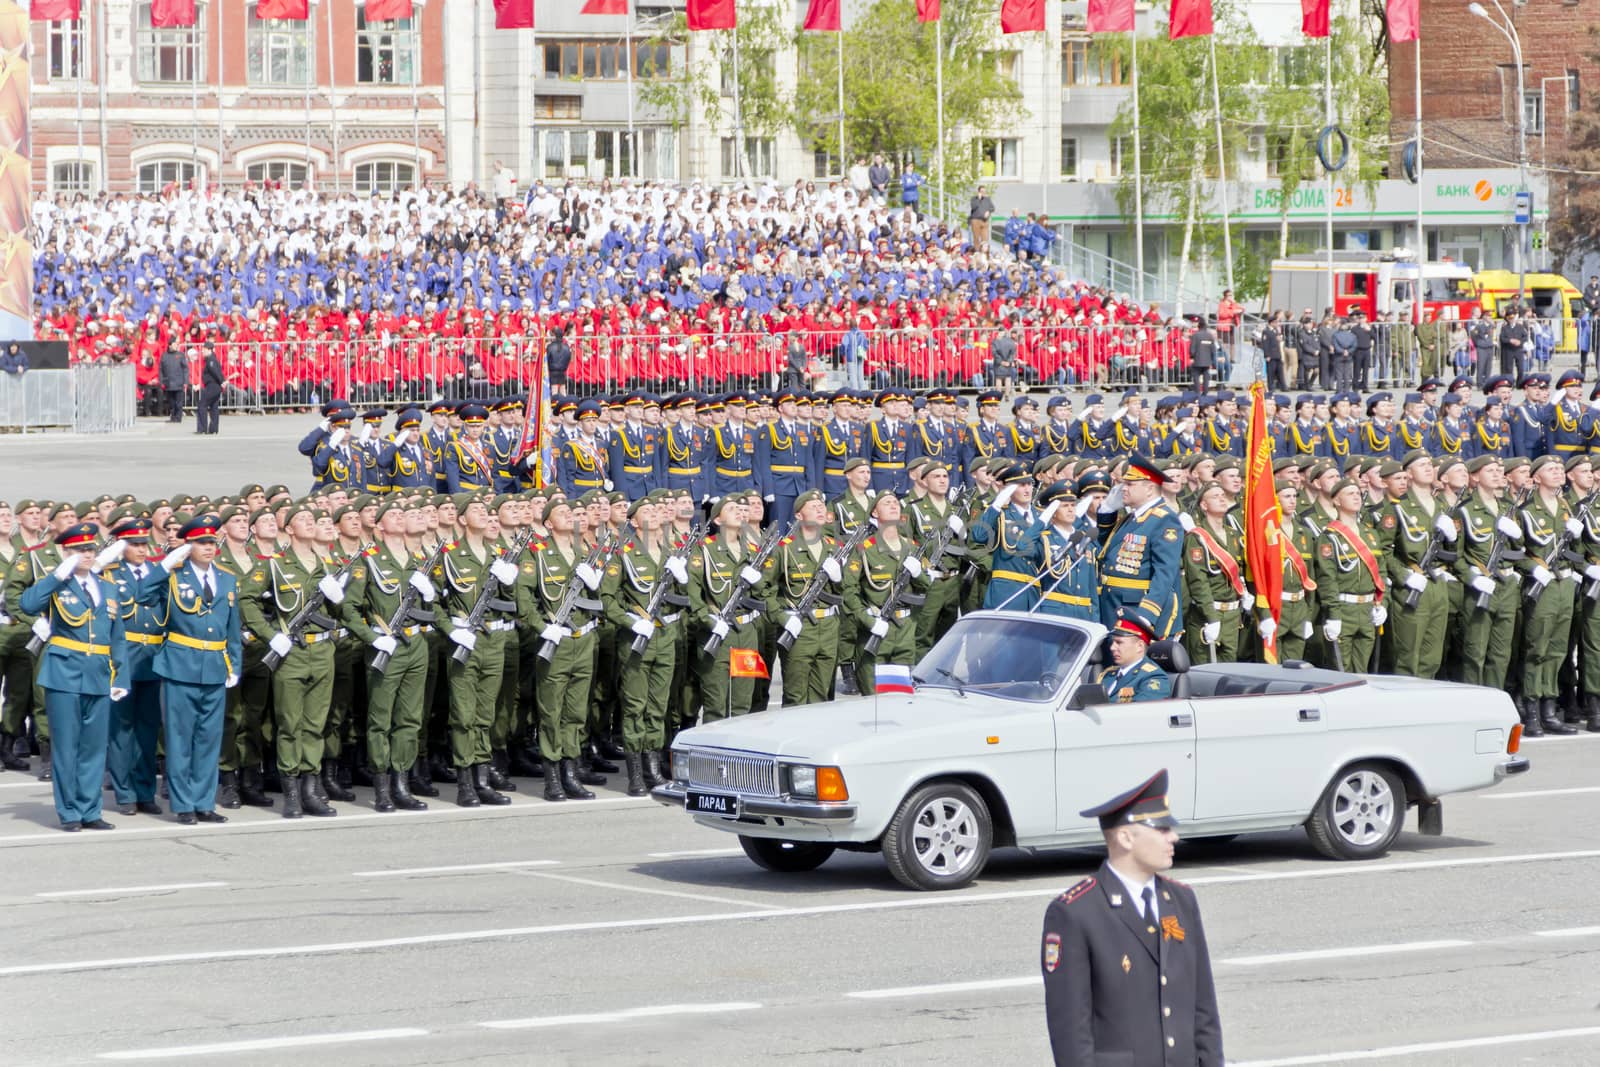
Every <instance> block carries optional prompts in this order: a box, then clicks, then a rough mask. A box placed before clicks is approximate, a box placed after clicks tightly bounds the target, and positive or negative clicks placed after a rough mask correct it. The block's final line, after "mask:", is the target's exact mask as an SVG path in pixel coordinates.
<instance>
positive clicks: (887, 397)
mask: <svg viewBox="0 0 1600 1067" xmlns="http://www.w3.org/2000/svg"><path fill="white" fill-rule="evenodd" d="M877 404H878V408H879V409H880V410H881V411H882V412H883V415H882V417H880V418H877V419H874V420H873V421H872V422H870V423H868V424H867V440H866V454H867V460H868V462H870V463H871V464H872V488H873V489H874V490H875V491H877V492H879V493H892V494H893V495H894V496H896V497H899V496H904V495H905V493H906V491H907V490H908V489H909V488H910V485H911V483H910V479H909V478H908V477H907V475H906V464H907V463H909V462H910V461H911V420H910V415H911V394H910V393H902V392H900V391H899V390H897V389H885V390H884V391H883V392H881V393H879V394H878V400H877Z"/></svg>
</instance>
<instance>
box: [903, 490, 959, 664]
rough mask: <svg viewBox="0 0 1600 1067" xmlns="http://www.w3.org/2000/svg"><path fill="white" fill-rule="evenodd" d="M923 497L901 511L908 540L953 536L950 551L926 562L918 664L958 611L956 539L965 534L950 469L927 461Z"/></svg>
mask: <svg viewBox="0 0 1600 1067" xmlns="http://www.w3.org/2000/svg"><path fill="white" fill-rule="evenodd" d="M922 487H923V490H924V492H923V495H922V496H921V497H920V498H918V499H916V500H911V499H909V498H908V499H907V500H906V502H905V503H903V504H902V505H901V510H902V511H903V512H904V513H905V514H906V515H907V516H908V517H909V518H910V520H911V523H910V525H911V537H912V540H914V541H916V542H917V543H918V544H922V543H925V542H927V541H928V540H930V539H931V538H933V537H935V536H937V535H938V534H939V532H940V531H941V530H944V529H946V528H948V529H949V530H950V531H951V532H952V534H953V536H952V538H951V539H950V542H951V548H950V549H949V550H947V551H946V552H945V553H944V555H943V557H942V558H940V559H936V560H929V561H928V594H927V595H928V599H927V602H926V603H925V604H923V606H922V607H921V608H920V609H919V610H918V611H917V655H916V658H917V659H918V660H921V659H922V657H923V656H925V655H927V653H928V650H929V649H930V648H932V647H933V646H934V643H935V642H937V641H938V640H939V638H941V637H943V636H944V635H945V631H947V630H949V629H950V627H952V626H954V625H955V621H956V616H957V614H958V612H959V609H960V607H961V568H962V567H963V566H964V565H965V563H966V550H965V549H963V548H962V547H961V546H960V543H959V540H958V539H959V538H961V537H963V535H965V534H966V532H967V519H966V516H965V515H957V514H956V513H955V512H954V511H953V510H952V509H951V507H950V500H949V496H950V467H949V465H948V464H946V463H944V462H943V461H941V460H937V459H930V460H928V463H927V467H926V468H925V469H924V471H923V476H922Z"/></svg>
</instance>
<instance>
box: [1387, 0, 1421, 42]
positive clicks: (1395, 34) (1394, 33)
mask: <svg viewBox="0 0 1600 1067" xmlns="http://www.w3.org/2000/svg"><path fill="white" fill-rule="evenodd" d="M1387 6H1388V12H1389V40H1391V41H1393V42H1395V43H1396V44H1399V43H1400V42H1403V41H1415V40H1416V39H1417V38H1418V37H1419V36H1420V35H1421V33H1422V10H1421V7H1422V4H1421V0H1387Z"/></svg>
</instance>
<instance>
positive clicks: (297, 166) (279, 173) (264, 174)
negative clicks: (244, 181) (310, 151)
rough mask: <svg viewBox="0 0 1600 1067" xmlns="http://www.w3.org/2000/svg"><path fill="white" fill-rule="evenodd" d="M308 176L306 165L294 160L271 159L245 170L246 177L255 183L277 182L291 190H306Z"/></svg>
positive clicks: (253, 164) (254, 164)
mask: <svg viewBox="0 0 1600 1067" xmlns="http://www.w3.org/2000/svg"><path fill="white" fill-rule="evenodd" d="M307 174H308V170H307V167H306V165H305V164H304V163H300V162H296V161H294V160H292V159H269V160H266V161H265V162H262V163H252V164H250V165H249V166H248V167H246V168H245V169H244V176H245V177H246V178H248V179H250V180H251V181H253V182H257V183H265V182H277V183H278V184H280V185H282V186H284V187H285V188H289V189H302V188H304V187H305V184H306V177H307Z"/></svg>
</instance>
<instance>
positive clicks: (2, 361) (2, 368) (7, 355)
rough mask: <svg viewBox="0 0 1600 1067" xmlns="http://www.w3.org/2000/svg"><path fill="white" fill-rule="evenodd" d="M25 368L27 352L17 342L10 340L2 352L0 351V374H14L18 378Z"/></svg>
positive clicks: (26, 366)
mask: <svg viewBox="0 0 1600 1067" xmlns="http://www.w3.org/2000/svg"><path fill="white" fill-rule="evenodd" d="M27 369H28V353H26V352H24V351H23V350H22V346H21V345H19V344H18V343H17V342H15V341H12V342H11V343H10V344H8V345H6V350H5V351H4V352H0V374H14V375H16V376H17V377H18V378H20V377H22V372H23V371H25V370H27Z"/></svg>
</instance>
